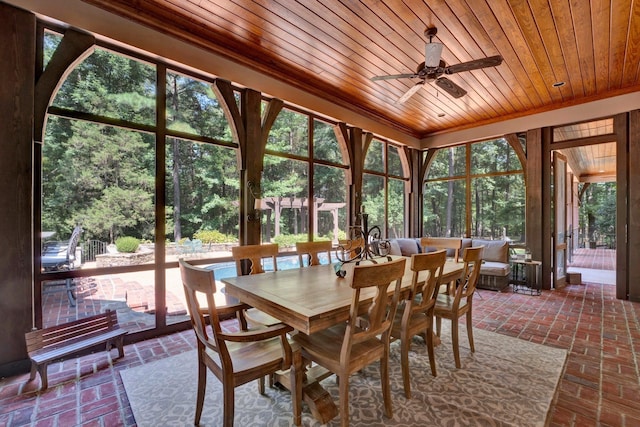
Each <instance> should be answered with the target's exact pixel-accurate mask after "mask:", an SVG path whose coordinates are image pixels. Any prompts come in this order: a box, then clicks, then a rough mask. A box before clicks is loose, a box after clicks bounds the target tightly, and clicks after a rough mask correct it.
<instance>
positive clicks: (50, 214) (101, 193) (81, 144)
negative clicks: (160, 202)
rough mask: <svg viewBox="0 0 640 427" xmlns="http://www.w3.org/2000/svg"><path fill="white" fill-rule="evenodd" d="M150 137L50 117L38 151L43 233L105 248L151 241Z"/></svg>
mask: <svg viewBox="0 0 640 427" xmlns="http://www.w3.org/2000/svg"><path fill="white" fill-rule="evenodd" d="M154 145H155V144H154V137H153V135H149V134H146V133H142V132H134V131H130V130H124V129H121V128H115V127H111V126H105V125H98V124H94V123H89V122H85V121H79V120H68V119H63V118H57V117H50V118H49V120H48V121H47V133H46V138H45V143H44V144H43V146H42V229H43V230H46V231H53V232H56V233H57V235H58V236H63V235H68V234H69V233H70V231H71V230H72V229H73V227H74V226H75V225H77V224H80V225H81V226H82V227H83V229H84V233H83V236H82V237H83V239H97V240H101V241H106V242H108V243H115V240H116V239H117V238H119V237H122V236H133V237H136V238H138V239H141V240H152V239H153V232H154V229H155V226H154V205H153V197H154V191H155V184H154V181H155V155H154V152H155V150H154Z"/></svg>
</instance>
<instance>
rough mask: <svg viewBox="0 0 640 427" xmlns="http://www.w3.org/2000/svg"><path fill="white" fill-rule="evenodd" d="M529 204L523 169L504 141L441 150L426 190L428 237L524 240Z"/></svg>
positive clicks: (426, 231)
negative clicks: (467, 236)
mask: <svg viewBox="0 0 640 427" xmlns="http://www.w3.org/2000/svg"><path fill="white" fill-rule="evenodd" d="M467 157H469V159H467ZM467 161H469V164H470V170H468V171H467V166H466V165H467ZM467 182H469V183H470V187H469V188H468V189H467ZM467 191H469V192H470V194H467ZM468 201H470V203H471V206H470V209H469V210H468V211H469V212H470V217H467V203H468ZM524 201H525V186H524V177H523V173H522V165H520V161H519V159H518V157H517V156H516V154H515V152H514V151H513V149H512V148H511V146H509V144H508V143H507V142H506V141H505V140H504V139H498V140H493V141H487V142H483V143H477V144H466V145H460V146H456V147H450V148H446V149H441V150H439V151H438V152H437V153H436V155H435V157H434V159H433V162H432V163H431V168H430V169H429V175H428V176H427V179H426V184H425V187H424V205H423V206H424V219H423V223H424V230H425V234H427V235H431V236H438V237H440V236H445V237H450V236H466V235H469V236H471V237H482V238H490V239H502V238H509V239H511V240H515V241H521V240H524V227H525V222H524V221H525V212H524V210H525V203H524Z"/></svg>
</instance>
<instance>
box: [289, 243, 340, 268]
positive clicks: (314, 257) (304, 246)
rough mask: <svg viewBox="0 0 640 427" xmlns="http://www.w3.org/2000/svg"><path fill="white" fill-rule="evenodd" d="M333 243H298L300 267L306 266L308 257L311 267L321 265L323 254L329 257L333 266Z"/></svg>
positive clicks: (297, 250) (297, 251)
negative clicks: (305, 261) (305, 258)
mask: <svg viewBox="0 0 640 427" xmlns="http://www.w3.org/2000/svg"><path fill="white" fill-rule="evenodd" d="M332 247H333V243H331V241H329V240H325V241H319V242H296V253H297V254H298V261H299V262H300V267H303V266H304V262H303V261H304V257H305V255H306V256H307V262H308V265H309V266H312V265H320V257H319V256H318V255H319V254H321V253H326V254H327V256H328V257H329V264H331V250H332Z"/></svg>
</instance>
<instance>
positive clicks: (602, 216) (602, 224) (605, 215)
mask: <svg viewBox="0 0 640 427" xmlns="http://www.w3.org/2000/svg"><path fill="white" fill-rule="evenodd" d="M585 185H587V188H586V189H585V190H584V192H583V194H582V198H581V203H580V213H579V227H580V230H579V233H580V236H582V237H583V239H584V240H583V242H581V244H583V245H584V246H586V245H587V244H588V243H587V242H586V241H588V242H593V243H595V244H599V245H607V246H610V247H614V248H615V245H616V235H615V233H616V191H617V187H616V183H615V182H602V183H594V184H581V187H580V191H581V192H582V190H583V187H584V186H585Z"/></svg>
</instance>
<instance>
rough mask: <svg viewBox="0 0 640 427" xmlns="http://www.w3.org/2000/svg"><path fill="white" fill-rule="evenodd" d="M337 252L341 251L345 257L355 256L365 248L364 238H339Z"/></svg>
mask: <svg viewBox="0 0 640 427" xmlns="http://www.w3.org/2000/svg"><path fill="white" fill-rule="evenodd" d="M338 245H339V246H338V248H337V252H341V255H342V257H343V258H349V259H351V258H354V257H356V256H357V255H358V254H360V253H361V252H362V250H363V249H364V239H363V238H362V237H358V238H356V239H340V240H338Z"/></svg>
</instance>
